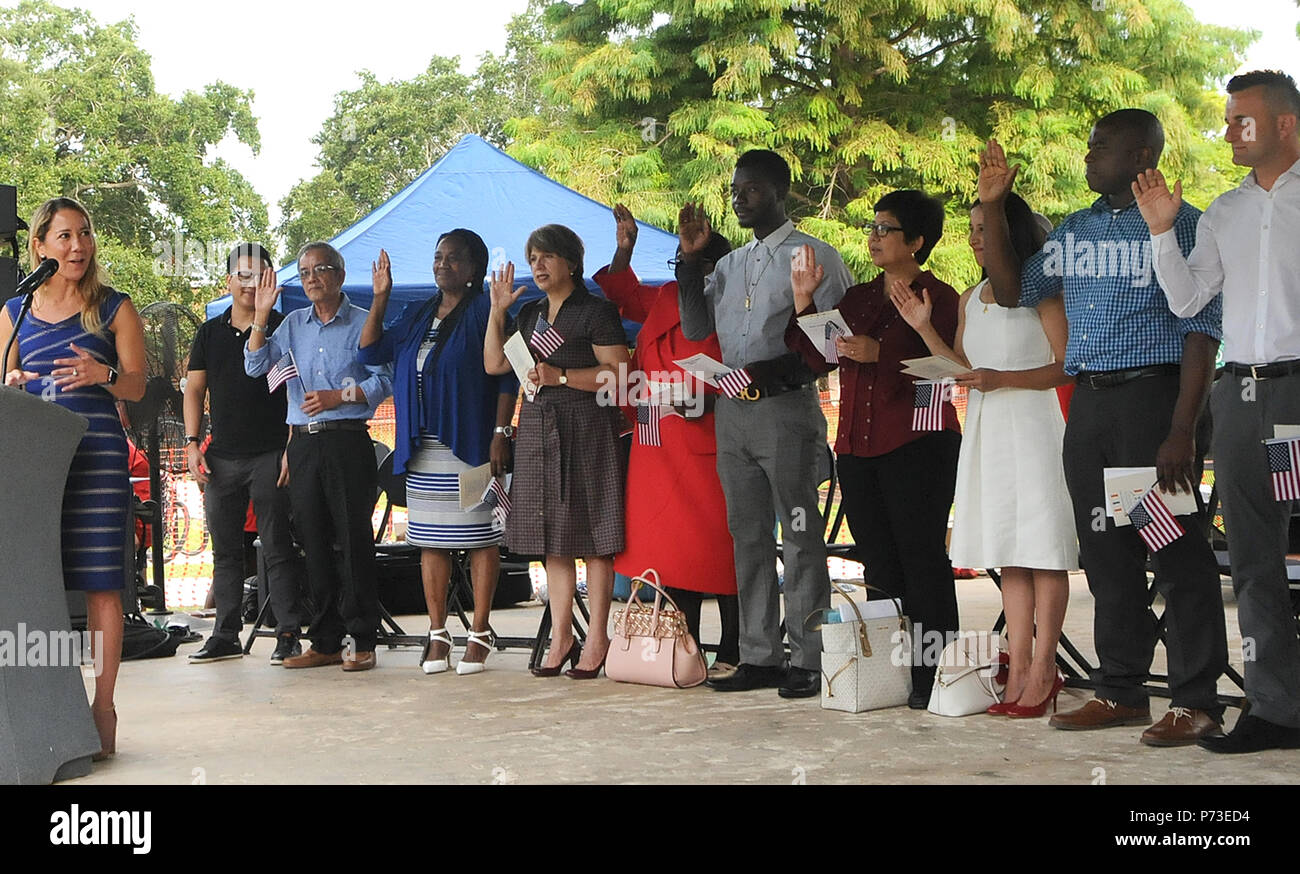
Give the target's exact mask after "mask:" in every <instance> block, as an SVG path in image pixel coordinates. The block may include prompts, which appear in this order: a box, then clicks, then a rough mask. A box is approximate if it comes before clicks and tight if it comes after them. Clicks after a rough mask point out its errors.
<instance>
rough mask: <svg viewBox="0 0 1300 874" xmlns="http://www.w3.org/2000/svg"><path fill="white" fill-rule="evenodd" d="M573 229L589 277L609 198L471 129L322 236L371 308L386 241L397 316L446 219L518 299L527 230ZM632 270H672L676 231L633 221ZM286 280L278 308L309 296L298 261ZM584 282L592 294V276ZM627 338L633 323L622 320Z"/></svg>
mask: <svg viewBox="0 0 1300 874" xmlns="http://www.w3.org/2000/svg"><path fill="white" fill-rule="evenodd" d="M552 222H555V223H558V224H563V225H567V226H568V227H570V228H572V229H573V230H574V231H575V232H576V233H577V234H578V236H579V237H581V238H582V242H583V244H584V246H585V247H586V257H585V264H584V270H585V271H586V274H587V275H588V276H590V275H591V274H593V273H595V272H596V270H598V269H600V267H602V266H603V265H605V264H608V263H609V261H610V259H611V258H612V257H613V255H614V216H613V213H612V211H611V210H610V208H609V207H607V206H605V205H603V204H600V203H597V202H596V201H594V200H592V199H591V198H589V197H585V196H583V195H581V194H579V193H578V192H576V191H574V190H572V189H570V188H566V187H565V186H563V185H561V184H559V183H558V182H555V181H554V180H552V179H548V178H547V177H546V176H544V175H543V174H541V173H539V172H537V171H536V170H534V169H532V168H531V167H528V166H526V165H524V164H521V163H519V162H518V161H516V160H515V159H514V158H511V157H510V156H509V155H507V154H505V153H504V152H502V151H500V150H499V149H496V148H493V147H492V146H490V145H488V143H486V142H485V141H484V140H483V139H481V138H480V137H477V136H474V135H472V134H470V135H467V136H465V137H463V138H462V139H461V141H460V142H458V143H457V144H456V145H455V146H454V147H452V149H451V151H449V152H448V153H447V154H446V155H444V156H443V158H442V160H440V161H438V163H436V164H434V165H433V166H432V167H430V168H429V169H428V170H426V171H424V173H422V174H420V176H419V177H418V178H417V179H416V180H415V181H414V182H412V183H411V184H410V185H408V186H406V187H405V188H403V189H402V190H401V191H399V192H398V193H397V194H396V195H394V196H393V197H392V198H391V199H389V200H388V202H386V203H385V204H383V205H382V206H380V207H379V208H378V209H376V210H375V211H374V212H372V213H371V214H370V215H368V216H366V217H365V218H363V219H361V221H359V222H357V223H356V224H354V225H353V226H352V227H350V228H348V229H347V230H345V231H343V232H342V233H340V234H339V235H338V236H336V237H334V239H332V240H330V243H331V244H333V245H334V246H335V247H336V248H337V249H338V250H339V251H340V252H342V253H343V258H344V261H345V262H346V264H347V276H346V279H345V281H344V283H343V290H344V291H345V292H346V293H347V295H348V297H349V299H351V301H352V302H353V303H354V304H356V305H357V306H361V307H366V308H369V306H370V301H371V298H372V294H371V285H370V279H371V276H370V267H371V263H372V262H373V261H374V260H375V259H376V258H378V257H379V250H380V249H381V248H382V249H385V250H386V251H387V252H388V256H389V259H390V260H391V262H392V269H393V296H392V302H391V303H390V304H389V308H388V312H387V313H386V314H385V321H386V322H387V323H389V324H391V323H392V322H394V321H395V320H396V319H397V318H398V316H400V315H401V312H402V309H403V306H404V304H405V303H407V302H409V301H419V300H424V299H425V298H427V297H428V296H429V295H430V294H432V293H433V292H434V288H435V287H434V282H433V250H434V246H435V243H436V241H437V239H438V235H439V234H442V233H444V232H446V231H449V230H451V229H452V228H469V229H470V230H473V231H475V232H477V233H478V234H479V236H481V237H482V238H483V241H484V242H485V243H486V244H487V247H488V252H489V253H490V254H491V259H492V261H491V263H492V265H493V266H495V265H497V264H499V263H504V262H505V261H513V262H514V264H515V286H516V287H518V286H520V285H523V286H526V287H527V290H526V291H525V292H524V294H523V295H522V296H521V298H520V301H519V302H518V303H517V304H516V307H518V306H521V305H522V304H523V303H524V302H525V301H528V300H532V299H534V298H537V297H540V296H541V294H542V292H541V291H540V290H539V289H538V288H537V286H536V285H535V284H534V283H533V281H532V272H531V271H530V270H529V268H528V264H527V262H526V261H525V258H524V243H525V242H526V241H527V239H528V235H529V234H530V233H531V232H532V231H533V230H534V229H536V228H538V227H540V226H541V225H544V224H549V223H552ZM638 225H639V227H640V232H639V233H638V235H637V246H636V252H635V254H634V255H633V258H632V269H633V270H635V271H636V273H637V276H638V277H640V279H641V281H642V282H644V283H646V284H647V285H661V284H663V283H665V282H668V281H670V280H671V279H672V278H673V271H672V268H671V267H669V266H668V261H669V259H671V258H672V257H673V256H674V254H675V253H676V251H677V237H676V236H674V235H672V234H669V233H667V232H665V231H663V230H660V229H659V228H656V227H652V226H651V225H647V224H644V223H641V222H638ZM276 280H277V282H279V284H280V285H281V286H283V287H284V291H283V293H282V294H281V295H280V303H279V308H280V309H281V310H283V311H285V312H289V311H291V310H295V309H299V308H301V307H305V306H307V305H308V301H307V298H306V296H305V295H304V294H303V291H302V283H301V282H300V281H299V279H298V262H297V261H294V262H293V263H290V264H285V265H284V266H283V267H281V268H280V270H279V271H278V272H277V274H276ZM587 285H588V287H589V288H591V289H593V290H594V291H595V292H596V293H597V294H599V293H600V291H599V289H598V288H597V287H596V285H595V283H594V282H591V281H590V280H588V282H587ZM229 306H230V297H229V295H223V296H222V297H220V298H218V299H217V300H214V301H212V302H211V303H209V304H208V305H207V315H208V318H212V317H213V316H216V315H220V314H221V313H223V312H225V310H226V308H227V307H229ZM624 327H625V328H627V329H628V340H629V342H631V341H633V340H635V333H634V331H635V330H636V324H635V323H633V322H625V323H624Z"/></svg>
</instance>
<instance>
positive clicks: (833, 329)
mask: <svg viewBox="0 0 1300 874" xmlns="http://www.w3.org/2000/svg"><path fill="white" fill-rule="evenodd" d="M843 333H844V332H843V331H841V330H840V326H839V325H836V324H833V323H832V322H827V323H826V361H827V363H829V364H839V363H840V353H838V352H836V351H835V340H836V339H837V338H838V337H839V336H840V335H842V334H843Z"/></svg>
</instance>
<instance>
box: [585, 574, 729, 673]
mask: <svg viewBox="0 0 1300 874" xmlns="http://www.w3.org/2000/svg"><path fill="white" fill-rule="evenodd" d="M650 577H654V579H653V581H652V580H651V579H650ZM643 585H644V586H649V587H650V588H652V589H654V590H655V600H654V604H643V603H641V602H640V601H639V600H638V599H637V596H636V595H637V590H638V589H639V588H641V586H643ZM665 602H667V603H666V604H665ZM708 673H709V669H708V665H707V664H706V663H705V661H704V653H702V652H700V648H699V646H698V645H697V644H696V642H695V638H693V637H691V633H690V631H688V630H687V628H686V617H685V616H684V615H683V614H682V611H681V610H679V609H678V607H677V604H676V603H675V602H674V601H673V599H672V597H671V596H670V595H669V594H668V593H667V592H665V591H664V590H663V588H662V587H660V585H659V573H658V571H656V570H654V569H653V568H651V569H649V570H647V571H645V572H644V573H643V574H641V576H639V577H633V578H632V592H631V594H630V595H629V596H628V600H627V606H626V607H624V608H623V609H622V610H619V611H618V612H617V613H615V614H614V637H613V639H612V640H611V641H610V644H609V654H608V655H607V656H605V676H607V677H609V678H610V679H611V680H617V681H619V682H620V683H641V684H643V685H647V686H667V687H668V688H670V689H672V688H677V689H685V688H688V687H690V686H698V685H699V684H700V683H703V682H704V678H705V677H707V676H708Z"/></svg>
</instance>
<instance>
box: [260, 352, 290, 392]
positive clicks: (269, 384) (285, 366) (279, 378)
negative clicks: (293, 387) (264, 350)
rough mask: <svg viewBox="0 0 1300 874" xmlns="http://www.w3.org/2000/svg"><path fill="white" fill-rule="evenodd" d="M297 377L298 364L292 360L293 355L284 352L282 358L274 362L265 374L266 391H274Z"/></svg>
mask: <svg viewBox="0 0 1300 874" xmlns="http://www.w3.org/2000/svg"><path fill="white" fill-rule="evenodd" d="M297 375H298V364H297V362H295V361H294V360H293V353H292V352H286V353H284V357H283V358H281V359H280V360H279V361H277V362H275V366H274V367H272V368H271V369H270V370H269V371H267V373H266V390H267V391H275V390H276V389H277V388H279V387H280V386H282V385H284V384H285V383H286V382H288V381H289V380H291V379H293V378H294V377H295V376H297Z"/></svg>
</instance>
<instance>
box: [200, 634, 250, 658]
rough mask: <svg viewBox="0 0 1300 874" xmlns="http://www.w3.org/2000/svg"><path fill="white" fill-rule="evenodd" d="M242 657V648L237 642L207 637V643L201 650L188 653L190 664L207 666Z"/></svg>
mask: <svg viewBox="0 0 1300 874" xmlns="http://www.w3.org/2000/svg"><path fill="white" fill-rule="evenodd" d="M243 657H244V648H243V647H242V646H240V645H239V641H237V640H225V639H223V638H220V637H209V638H208V642H207V643H205V644H203V649H201V650H199V651H198V652H192V653H190V664H200V663H202V664H207V663H208V662H222V661H225V660H226V659H238V658H243Z"/></svg>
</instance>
